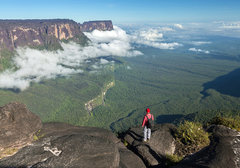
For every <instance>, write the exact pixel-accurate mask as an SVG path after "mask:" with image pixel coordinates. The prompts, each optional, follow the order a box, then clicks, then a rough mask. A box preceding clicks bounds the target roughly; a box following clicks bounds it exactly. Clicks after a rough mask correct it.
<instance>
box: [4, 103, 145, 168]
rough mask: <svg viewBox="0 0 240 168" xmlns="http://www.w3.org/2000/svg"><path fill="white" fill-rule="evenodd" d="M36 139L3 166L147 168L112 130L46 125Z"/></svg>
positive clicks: (6, 159) (33, 167)
mask: <svg viewBox="0 0 240 168" xmlns="http://www.w3.org/2000/svg"><path fill="white" fill-rule="evenodd" d="M16 109H18V107H16ZM16 109H12V110H13V111H16ZM2 118H5V117H2ZM24 126H26V124H25V125H23V127H21V129H22V130H24V129H25V128H24ZM36 137H37V138H35V140H36V141H34V142H32V143H31V144H30V145H28V146H25V147H24V148H22V149H20V150H19V151H18V152H17V153H16V154H15V155H13V156H9V157H6V158H3V159H1V160H0V167H22V168H27V167H32V168H37V167H39V168H40V167H41V168H43V167H51V168H55V167H56V168H59V167H68V168H71V167H72V168H76V167H84V168H87V167H89V168H90V167H91V168H92V167H113V168H114V167H122V168H134V167H136V168H144V167H145V165H144V163H143V162H142V160H141V159H140V158H139V157H138V156H136V155H135V154H134V153H133V152H131V151H130V150H128V149H127V148H126V147H125V146H124V145H123V143H122V142H121V141H120V140H119V139H118V138H117V137H116V136H115V135H114V134H113V133H112V132H111V131H108V130H105V129H102V128H93V127H77V126H72V125H68V124H64V123H46V124H43V127H42V129H41V131H40V132H37V134H36ZM16 141H17V140H16Z"/></svg>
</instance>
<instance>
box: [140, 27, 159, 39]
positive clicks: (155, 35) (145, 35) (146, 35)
mask: <svg viewBox="0 0 240 168" xmlns="http://www.w3.org/2000/svg"><path fill="white" fill-rule="evenodd" d="M139 36H140V38H142V39H144V40H148V41H158V40H160V39H162V38H163V34H162V33H160V32H159V30H158V29H148V30H143V31H140V32H139Z"/></svg>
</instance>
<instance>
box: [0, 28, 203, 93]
mask: <svg viewBox="0 0 240 168" xmlns="http://www.w3.org/2000/svg"><path fill="white" fill-rule="evenodd" d="M179 29H183V26H182V25H180V24H172V25H171V26H170V27H169V26H162V27H156V28H144V29H141V30H139V29H137V30H135V31H133V32H131V33H130V34H127V33H126V32H125V31H124V30H122V29H121V28H119V27H117V26H114V30H112V31H99V30H94V31H93V32H91V33H85V35H86V36H87V37H88V38H89V39H90V40H91V43H90V44H89V45H88V46H86V47H81V46H80V45H78V44H76V43H72V42H71V43H68V44H66V43H62V44H61V45H62V48H63V50H58V51H46V50H44V51H39V50H35V49H30V48H18V49H17V50H16V53H17V54H16V55H15V57H14V59H13V63H14V65H15V66H16V67H17V70H6V71H5V72H3V73H1V74H0V88H5V89H20V90H25V89H27V88H28V87H29V86H30V85H31V83H32V82H39V81H41V80H44V79H53V78H56V77H57V76H68V75H71V74H76V73H81V72H82V70H81V66H82V65H83V64H85V63H86V62H87V61H89V59H91V58H97V57H100V56H121V57H131V56H137V55H141V54H142V53H141V52H140V51H137V50H136V49H134V48H133V47H132V43H135V44H140V45H146V46H151V47H155V48H159V49H175V48H177V47H179V46H182V44H180V43H178V42H176V41H170V40H169V39H168V40H166V39H165V38H164V34H165V33H167V32H175V31H176V30H179ZM198 52H202V51H200V50H198ZM108 63H109V62H108V61H107V60H104V59H100V64H101V65H104V64H108ZM96 69H97V68H96Z"/></svg>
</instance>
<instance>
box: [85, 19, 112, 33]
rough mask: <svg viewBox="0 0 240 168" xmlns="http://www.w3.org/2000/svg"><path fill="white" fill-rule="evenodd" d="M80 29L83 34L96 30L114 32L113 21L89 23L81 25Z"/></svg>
mask: <svg viewBox="0 0 240 168" xmlns="http://www.w3.org/2000/svg"><path fill="white" fill-rule="evenodd" d="M80 29H81V31H82V32H91V31H93V30H95V29H96V30H101V31H111V30H113V24H112V21H111V20H103V21H89V22H84V23H83V24H80Z"/></svg>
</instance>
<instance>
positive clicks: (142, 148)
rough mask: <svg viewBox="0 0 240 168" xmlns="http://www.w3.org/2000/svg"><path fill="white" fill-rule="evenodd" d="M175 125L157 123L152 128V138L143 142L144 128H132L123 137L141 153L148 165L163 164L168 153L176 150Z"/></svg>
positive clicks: (138, 153)
mask: <svg viewBox="0 0 240 168" xmlns="http://www.w3.org/2000/svg"><path fill="white" fill-rule="evenodd" d="M174 130H175V126H174V125H172V124H162V125H155V127H154V128H153V129H152V136H151V139H150V140H149V141H148V142H147V143H144V142H143V128H131V129H129V130H128V131H127V132H126V133H125V135H123V139H124V140H125V141H126V142H127V143H128V145H129V146H128V147H129V148H131V149H132V150H133V151H134V152H135V153H136V154H137V155H139V156H140V157H141V158H142V159H143V160H144V162H145V164H146V165H148V166H157V165H159V166H160V165H161V164H163V163H162V162H163V160H164V158H163V157H164V156H165V155H166V154H173V153H174V152H175V139H174V137H173V131H174Z"/></svg>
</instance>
